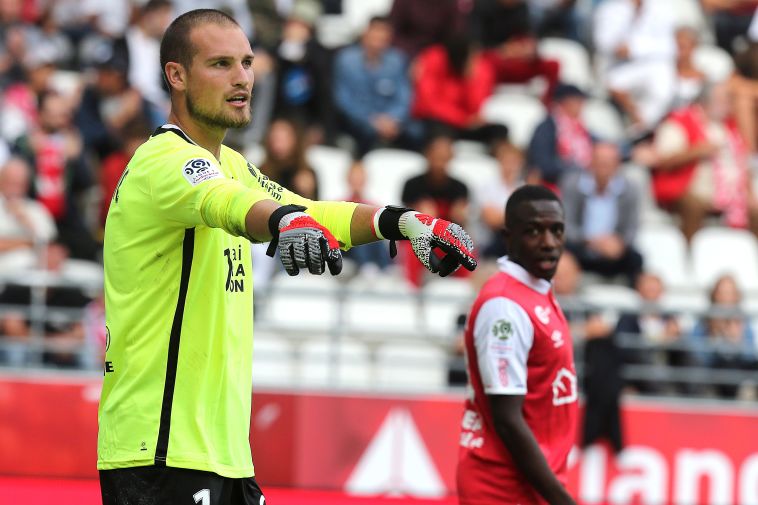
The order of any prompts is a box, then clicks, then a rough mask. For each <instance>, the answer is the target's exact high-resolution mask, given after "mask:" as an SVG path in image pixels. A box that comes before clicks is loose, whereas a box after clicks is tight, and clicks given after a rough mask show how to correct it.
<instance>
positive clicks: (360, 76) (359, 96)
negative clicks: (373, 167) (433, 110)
mask: <svg viewBox="0 0 758 505" xmlns="http://www.w3.org/2000/svg"><path fill="white" fill-rule="evenodd" d="M391 41H392V25H391V24H390V23H389V20H388V19H387V18H386V17H381V16H376V17H374V18H372V19H371V20H370V21H369V24H368V26H367V27H366V29H365V31H364V32H363V35H362V36H361V40H360V43H359V44H357V45H353V46H350V47H346V48H344V49H341V50H340V51H339V52H338V53H337V56H336V60H335V63H334V100H335V103H336V106H337V111H338V112H339V113H340V114H341V116H342V118H343V119H344V121H345V131H346V132H347V133H348V134H350V135H351V136H352V137H353V138H354V139H355V141H356V143H357V154H358V155H359V157H360V156H362V155H363V154H365V153H366V152H368V151H369V150H371V149H373V148H374V147H377V146H380V145H398V146H400V147H413V146H415V145H416V144H417V142H418V136H419V134H418V131H417V127H416V125H414V124H413V123H412V122H411V120H410V105H411V84H410V82H409V80H408V62H407V60H406V58H405V56H403V54H402V53H401V52H400V51H399V50H397V49H395V48H393V47H391V46H390V43H391Z"/></svg>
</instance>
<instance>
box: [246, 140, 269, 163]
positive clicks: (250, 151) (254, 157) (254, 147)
mask: <svg viewBox="0 0 758 505" xmlns="http://www.w3.org/2000/svg"><path fill="white" fill-rule="evenodd" d="M243 154H244V156H245V159H246V160H247V161H249V162H250V163H252V164H253V165H255V166H256V167H257V166H260V165H261V164H262V163H263V160H264V159H265V158H266V151H265V149H263V146H262V145H260V144H250V145H248V146H247V147H246V148H245V151H244V153H243Z"/></svg>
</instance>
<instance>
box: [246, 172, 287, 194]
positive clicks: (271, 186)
mask: <svg viewBox="0 0 758 505" xmlns="http://www.w3.org/2000/svg"><path fill="white" fill-rule="evenodd" d="M247 171H248V172H250V175H252V176H253V177H254V178H255V179H256V180H257V181H258V184H260V185H261V187H262V188H263V189H265V190H266V192H267V193H268V194H269V195H271V196H272V197H274V199H275V200H277V201H279V200H281V199H282V191H283V189H284V188H282V186H281V184H277V183H276V182H274V181H272V180H271V179H269V178H268V176H266V175H263V174H262V173H261V172H260V171H259V170H256V169H255V167H254V166H253V165H252V164H251V163H250V162H248V164H247Z"/></svg>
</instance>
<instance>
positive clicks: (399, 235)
mask: <svg viewBox="0 0 758 505" xmlns="http://www.w3.org/2000/svg"><path fill="white" fill-rule="evenodd" d="M374 232H375V233H376V236H377V237H379V238H388V239H390V240H409V241H410V242H411V248H412V249H413V253H414V254H415V255H416V257H417V258H418V259H419V261H421V263H422V264H423V265H424V266H425V267H426V268H427V270H429V271H430V272H432V273H438V274H439V275H440V277H445V276H448V275H450V274H452V273H453V272H455V271H456V270H458V268H459V267H460V266H463V268H465V269H466V270H469V271H473V270H474V269H475V268H476V259H475V258H474V254H473V252H474V242H473V241H472V240H471V237H469V236H468V233H466V231H465V230H464V229H463V228H462V227H461V226H460V225H457V224H455V223H451V222H450V221H445V220H444V219H440V218H436V217H432V216H429V215H427V214H422V213H420V212H417V211H415V210H411V209H405V208H401V207H393V206H388V207H385V208H384V209H380V210H379V211H377V213H376V215H375V216H374ZM435 249H438V250H440V251H441V252H442V253H443V256H442V257H441V258H440V257H439V256H438V255H437V254H436V252H435ZM394 252H395V249H394V244H392V245H390V254H392V255H393V256H394Z"/></svg>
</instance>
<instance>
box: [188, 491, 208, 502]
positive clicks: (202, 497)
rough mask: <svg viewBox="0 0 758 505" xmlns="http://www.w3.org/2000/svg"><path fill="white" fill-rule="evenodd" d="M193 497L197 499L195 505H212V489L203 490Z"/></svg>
mask: <svg viewBox="0 0 758 505" xmlns="http://www.w3.org/2000/svg"><path fill="white" fill-rule="evenodd" d="M192 497H193V498H194V499H195V503H199V504H200V505H211V490H210V489H201V490H200V491H198V492H197V493H195V494H193V495H192ZM201 500H202V501H201Z"/></svg>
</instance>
